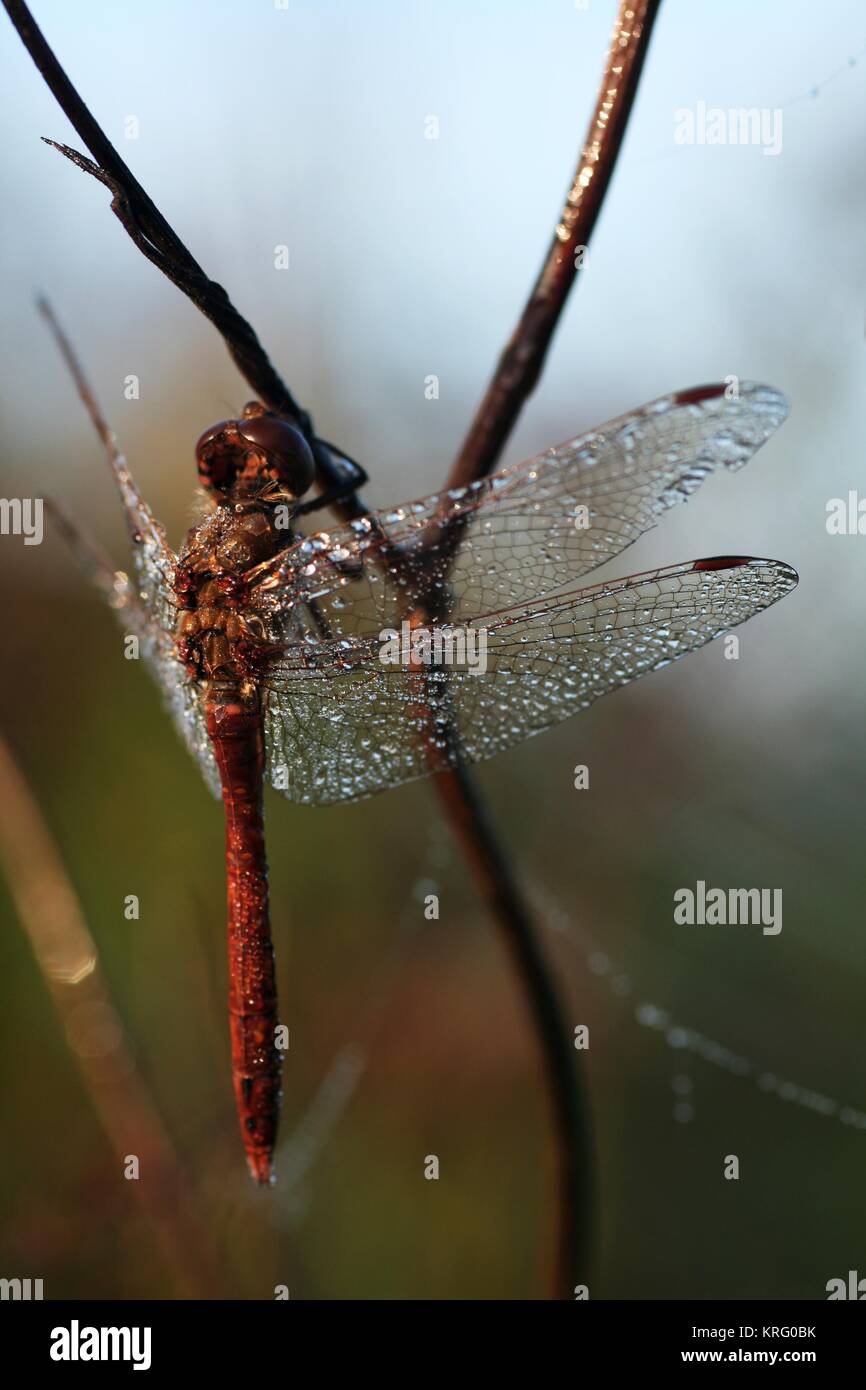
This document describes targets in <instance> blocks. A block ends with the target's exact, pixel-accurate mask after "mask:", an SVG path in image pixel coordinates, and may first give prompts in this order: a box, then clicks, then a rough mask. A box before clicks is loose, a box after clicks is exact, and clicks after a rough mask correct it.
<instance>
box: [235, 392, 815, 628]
mask: <svg viewBox="0 0 866 1390" xmlns="http://www.w3.org/2000/svg"><path fill="white" fill-rule="evenodd" d="M725 390H726V388H725V387H724V386H722V385H715V386H706V387H695V388H692V389H691V390H689V391H681V392H679V393H677V394H675V395H671V396H665V397H663V398H662V399H661V400H657V401H653V402H652V403H651V404H649V405H646V406H643V407H642V408H641V409H639V410H635V411H632V412H631V413H629V414H628V415H624V416H621V417H620V418H619V419H616V420H612V421H611V422H610V423H609V424H607V425H603V426H601V427H600V428H599V429H596V430H593V431H592V432H591V433H589V434H585V435H582V436H580V437H579V438H577V439H572V440H570V441H569V442H568V443H566V444H561V445H559V446H558V447H557V448H554V449H550V450H548V451H547V452H546V453H544V454H540V455H539V456H538V457H537V458H533V459H530V460H528V461H527V462H525V463H521V464H519V465H517V466H516V467H514V468H508V469H504V470H503V471H502V472H500V473H496V474H493V475H491V476H490V477H489V478H485V479H483V480H482V481H480V482H478V483H473V484H472V485H470V486H469V487H466V488H461V489H457V490H455V491H452V492H446V493H441V494H436V495H434V496H432V497H427V498H425V499H423V500H421V501H418V502H413V503H409V504H407V505H406V506H402V507H398V508H395V509H392V510H390V511H382V512H377V513H374V514H373V515H371V516H369V517H365V518H363V519H361V520H360V521H356V522H352V523H349V524H348V525H345V526H339V527H336V528H334V529H333V530H331V531H323V532H319V533H317V534H316V535H312V536H308V537H306V538H305V539H303V540H300V541H298V542H296V544H295V545H293V546H292V547H290V548H289V549H288V550H287V551H286V553H285V555H284V556H283V557H281V559H280V561H278V562H277V563H276V564H275V565H273V566H271V567H269V568H267V569H266V572H264V573H263V574H262V576H261V579H260V581H259V584H258V586H257V587H256V588H255V589H254V598H253V601H254V602H255V603H256V604H260V605H261V606H262V608H263V609H264V610H265V611H270V612H271V613H278V612H279V611H280V610H281V609H283V610H289V609H291V608H293V607H294V606H296V605H297V604H298V603H302V602H306V601H308V600H309V599H311V598H313V599H315V600H316V601H317V603H318V606H319V610H320V612H321V613H322V614H323V616H324V617H325V618H326V619H327V622H328V624H329V630H330V632H331V634H332V635H333V636H335V637H339V636H348V637H351V636H354V635H357V634H358V633H363V632H370V633H372V632H377V631H379V630H380V629H381V628H382V627H383V626H392V625H394V623H395V622H399V620H400V618H401V617H402V616H403V615H404V614H405V613H406V612H407V610H409V609H411V608H413V607H415V606H416V605H417V604H420V603H421V602H422V600H423V601H426V605H427V607H428V610H429V606H430V598H431V594H432V595H433V597H434V599H435V600H436V602H437V606H438V616H439V617H440V618H441V617H444V616H447V617H448V619H449V620H450V621H453V622H468V621H471V620H473V619H474V618H476V617H478V616H479V615H481V614H484V613H490V612H491V611H493V610H494V609H496V608H499V607H502V606H505V605H506V604H514V603H518V602H525V601H527V600H529V599H535V598H538V597H540V596H542V595H545V594H547V593H549V592H551V591H552V590H554V589H556V588H557V587H559V586H561V585H563V584H566V583H569V582H572V581H574V580H575V579H578V578H580V577H581V576H583V575H585V574H587V573H589V572H590V571H591V570H593V569H595V568H597V567H598V566H599V565H601V564H604V563H605V562H606V561H608V560H610V559H612V558H613V557H614V556H615V555H618V554H619V553H620V552H621V551H622V550H624V549H625V548H626V547H627V546H629V545H631V543H632V542H633V541H635V540H637V538H638V537H639V536H640V535H642V534H643V533H644V532H645V531H647V530H648V529H649V528H650V527H652V526H654V525H655V524H656V522H657V521H658V519H659V518H660V516H661V515H662V514H663V513H664V512H665V511H666V510H667V509H668V508H669V507H672V506H675V505H676V504H677V503H679V502H683V501H685V500H686V498H688V497H689V496H690V495H691V494H692V493H693V492H694V491H695V490H696V489H697V488H698V487H699V486H700V484H701V483H702V482H703V480H704V478H706V477H707V475H708V474H709V473H711V472H712V471H713V470H714V469H716V468H718V467H720V466H724V467H727V468H731V469H736V468H739V467H741V466H742V465H743V464H744V463H745V462H746V461H747V460H748V459H749V458H750V457H751V456H752V454H753V453H754V452H755V451H756V450H757V449H759V448H760V446H761V445H762V444H763V443H764V442H765V441H766V440H767V439H768V438H769V437H770V435H771V434H772V433H773V431H774V430H775V429H777V428H778V426H779V425H780V424H781V422H782V421H783V420H784V418H785V416H786V414H787V409H788V407H787V401H786V400H785V397H784V396H783V395H782V394H781V393H780V392H778V391H775V390H773V389H772V388H771V387H768V386H759V385H755V384H753V383H750V382H744V383H741V385H740V388H739V394H738V396H737V398H736V399H728V397H727V395H726V394H725Z"/></svg>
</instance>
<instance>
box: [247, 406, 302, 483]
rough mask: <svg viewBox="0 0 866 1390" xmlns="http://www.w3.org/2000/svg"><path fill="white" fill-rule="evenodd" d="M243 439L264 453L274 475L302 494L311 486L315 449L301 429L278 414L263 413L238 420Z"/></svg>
mask: <svg viewBox="0 0 866 1390" xmlns="http://www.w3.org/2000/svg"><path fill="white" fill-rule="evenodd" d="M238 432H239V434H240V436H241V438H242V439H243V440H244V441H245V442H246V443H247V444H248V445H250V446H251V447H252V448H254V449H258V450H259V451H260V452H261V453H263V454H265V456H266V457H267V460H268V464H269V466H270V467H271V468H272V469H273V470H274V472H275V477H276V478H277V479H278V480H279V482H281V483H283V484H284V486H285V487H286V488H287V489H288V490H289V492H291V493H292V495H293V496H294V497H300V496H301V495H302V494H303V493H305V492H306V491H307V489H308V488H309V487H310V486H311V485H312V482H313V478H314V477H315V472H316V465H315V462H314V460H313V454H312V450H311V449H310V446H309V444H308V443H307V441H306V439H305V438H304V436H303V435H302V434H301V431H300V430H299V429H296V428H295V426H294V425H290V424H289V422H288V420H281V419H280V418H279V416H277V415H260V416H254V417H253V418H252V419H244V420H239V421H238Z"/></svg>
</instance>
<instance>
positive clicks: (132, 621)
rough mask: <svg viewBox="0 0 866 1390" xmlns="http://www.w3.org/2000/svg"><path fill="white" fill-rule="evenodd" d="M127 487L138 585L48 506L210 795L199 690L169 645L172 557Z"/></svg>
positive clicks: (212, 765) (216, 784)
mask: <svg viewBox="0 0 866 1390" xmlns="http://www.w3.org/2000/svg"><path fill="white" fill-rule="evenodd" d="M127 478H128V483H129V487H128V488H126V487H124V486H123V485H121V480H120V479H118V484H119V486H120V492H121V501H122V504H123V508H124V511H125V513H126V517H127V522H128V524H129V530H130V536H131V539H132V544H133V548H134V553H135V564H136V571H137V577H138V584H137V585H135V584H133V582H132V581H131V580H130V579H129V578H128V576H127V575H125V574H124V573H123V572H122V571H120V570H118V571H115V570H113V569H112V568H111V566H110V565H109V563H108V561H107V560H105V559H104V558H103V556H102V555H101V554H100V553H99V551H98V550H97V549H96V548H95V547H94V546H93V545H92V544H91V542H90V541H88V540H87V539H86V538H85V537H84V536H83V535H82V534H81V532H80V531H79V530H78V529H77V527H75V526H74V525H73V524H72V522H71V521H69V519H68V518H67V517H66V516H64V514H63V513H62V512H60V511H59V509H58V508H57V507H56V506H53V505H51V506H50V509H49V510H50V514H51V515H52V517H53V519H54V522H55V525H56V526H57V528H58V530H59V531H60V534H61V535H62V536H63V538H64V540H65V541H66V544H67V545H68V546H69V548H70V550H71V551H72V554H73V555H74V557H75V559H76V561H77V563H78V565H79V568H80V569H81V571H82V573H83V574H84V576H85V578H86V579H87V580H88V581H89V582H90V583H91V584H92V585H94V587H95V588H96V589H97V590H98V592H99V593H100V594H101V595H102V597H103V599H104V600H105V602H106V603H107V604H108V606H109V608H111V609H112V611H113V612H114V614H115V616H116V617H117V619H118V622H119V623H120V626H121V628H122V629H123V631H124V632H125V633H129V634H130V635H132V636H135V637H137V638H138V641H139V650H140V653H141V657H142V659H143V660H144V663H145V665H146V666H147V668H148V670H149V671H150V674H151V676H152V677H153V679H154V680H155V681H156V684H157V686H158V687H159V690H160V692H161V693H162V697H163V701H164V703H165V705H166V707H167V708H168V711H169V714H170V715H171V717H172V720H173V722H174V725H175V728H176V729H177V732H178V733H179V734H180V737H181V739H182V740H183V742H184V743H185V744H186V746H187V748H188V749H189V751H190V753H191V754H192V756H193V757H194V758H195V760H196V762H197V763H198V766H199V769H200V770H201V773H202V775H203V777H204V779H205V781H206V782H207V784H208V786H209V787H210V789H211V791H212V792H213V793H214V795H215V796H219V795H220V781H219V773H218V771H217V766H216V762H215V761H214V756H213V750H212V748H211V745H210V740H209V738H208V736H207V722H206V717H205V712H204V706H203V702H202V690H201V687H200V686H198V685H197V684H196V683H195V682H194V681H191V680H190V679H189V676H188V675H187V672H186V669H185V668H184V666H183V665H182V663H181V662H180V661H178V659H177V655H176V653H175V646H174V623H175V616H176V606H175V599H174V590H173V588H172V584H171V580H172V576H173V573H174V566H175V564H176V558H175V555H174V553H173V551H172V550H171V549H170V548H169V546H168V544H167V543H166V541H165V538H164V535H163V532H162V528H161V527H160V526H159V525H158V524H157V522H155V521H154V520H153V517H152V516H151V513H150V510H149V508H148V507H147V505H146V503H144V502H143V501H142V500H141V498H140V496H139V494H138V492H137V489H136V488H135V484H134V483H133V482H132V479H131V477H129V475H128V472H127Z"/></svg>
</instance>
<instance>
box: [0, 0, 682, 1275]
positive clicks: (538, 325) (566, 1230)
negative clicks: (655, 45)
mask: <svg viewBox="0 0 866 1390" xmlns="http://www.w3.org/2000/svg"><path fill="white" fill-rule="evenodd" d="M3 3H4V5H5V8H6V10H7V12H8V14H9V16H10V18H11V19H12V22H13V24H14V25H15V28H16V30H17V31H18V33H19V35H20V37H21V39H22V41H23V42H24V45H25V47H26V48H27V50H28V52H29V53H30V55H31V57H32V58H33V60H34V62H35V63H36V66H37V68H38V69H39V71H40V72H41V73H42V75H43V77H44V79H45V81H46V83H47V85H48V87H49V88H50V90H51V91H52V93H53V94H54V96H55V97H56V99H57V101H58V103H59V104H60V106H61V108H62V109H63V110H64V111H65V113H66V115H67V116H68V118H69V120H70V121H71V123H72V125H73V126H74V128H75V129H76V130H77V131H78V134H79V135H80V136H81V138H82V140H83V141H84V143H85V144H86V145H87V147H88V149H89V150H90V152H91V154H92V155H93V156H94V160H95V161H96V163H94V162H93V161H91V160H89V159H87V158H86V157H85V156H83V155H81V154H79V153H78V152H77V151H75V150H72V149H70V148H69V147H68V146H65V145H60V144H57V143H56V142H54V141H48V143H49V144H51V145H53V146H54V147H55V148H56V149H59V150H60V151H61V152H62V153H63V154H64V155H66V157H67V158H69V159H71V160H72V161H73V162H74V163H75V164H77V165H78V166H79V168H82V169H84V170H85V171H86V172H87V173H90V174H92V175H93V176H94V177H96V178H98V179H99V180H100V182H102V183H104V184H105V185H106V187H108V189H109V190H110V192H111V194H112V204H111V206H112V209H113V211H114V212H115V214H116V215H117V217H118V218H119V219H120V221H121V223H122V224H123V226H124V227H125V229H126V231H127V232H128V234H129V235H130V237H131V238H132V239H133V241H134V242H135V244H136V246H138V248H139V249H140V250H141V252H142V254H143V255H145V256H146V257H147V258H148V260H150V261H151V262H152V263H153V264H154V265H156V266H157V267H158V268H159V269H160V270H161V271H162V272H163V274H165V275H167V276H168V278H169V279H170V280H172V282H173V283H174V284H175V285H177V286H178V288H179V289H181V290H182V291H183V293H184V294H186V295H187V296H188V298H189V299H191V300H192V302H193V303H194V304H195V305H196V307H197V308H199V309H200V310H201V312H202V313H204V314H205V316H206V317H207V318H208V319H210V321H211V322H212V323H213V324H214V326H215V327H216V328H217V330H218V331H219V333H220V334H221V335H222V337H223V339H224V341H225V342H226V345H227V347H228V349H229V352H230V354H231V356H232V358H233V360H234V361H235V363H236V365H237V367H238V369H239V370H240V372H241V373H242V375H243V376H244V377H245V379H246V380H247V382H248V383H249V385H250V386H251V387H252V388H253V390H254V391H255V392H256V395H257V396H258V397H259V398H260V399H261V400H262V401H263V402H264V403H265V404H266V405H267V406H269V407H270V408H271V409H273V410H277V411H279V412H280V413H282V414H284V415H287V416H289V417H290V418H292V419H293V420H295V421H296V422H297V423H298V424H299V426H300V427H301V428H302V429H303V430H304V432H305V434H306V435H307V437H308V438H309V439H310V441H311V444H312V446H313V450H314V454H315V456H316V462H317V465H318V469H319V480H320V483H321V485H322V486H323V487H334V486H336V485H338V484H339V483H340V481H341V479H342V478H343V473H342V470H341V468H340V465H339V462H338V460H339V458H340V457H347V455H343V454H342V453H341V451H340V450H338V449H335V448H334V447H333V446H330V445H326V444H325V442H324V441H322V440H320V439H318V438H317V437H316V436H315V433H314V430H313V425H312V421H311V420H310V417H309V415H308V414H307V413H306V412H305V411H304V410H302V409H301V407H300V406H299V405H298V403H297V402H296V401H295V400H294V398H293V396H292V395H291V393H290V391H289V389H288V387H287V386H286V385H285V383H284V382H283V381H282V379H281V378H280V376H279V374H278V373H277V371H276V369H275V368H274V366H273V364H272V363H271V362H270V359H269V358H268V356H267V353H266V352H265V350H264V348H263V347H262V345H261V343H260V342H259V339H258V337H257V336H256V334H255V332H254V330H253V328H252V326H251V325H250V324H249V323H248V322H247V320H246V319H244V318H243V317H242V316H241V315H240V314H239V313H238V312H237V310H236V309H235V308H234V306H233V305H232V303H231V301H230V299H229V297H228V295H227V294H226V292H225V290H224V289H223V288H222V286H220V285H218V284H216V283H215V282H214V281H213V280H210V279H209V278H208V276H207V275H206V274H205V272H204V271H203V270H202V268H201V266H199V264H198V262H197V261H196V260H195V259H194V258H193V256H192V255H191V254H190V253H189V251H188V250H187V249H186V247H185V246H184V244H183V242H182V241H181V240H180V238H179V237H178V236H177V234H176V233H175V232H174V230H173V229H172V227H171V226H170V225H169V223H168V222H166V220H165V218H164V217H163V216H162V214H161V213H160V212H159V210H158V208H156V206H155V205H154V204H153V203H152V202H151V200H150V198H149V197H148V195H147V193H146V192H145V191H144V189H143V188H142V187H141V185H140V184H139V183H138V182H137V180H136V179H135V178H134V176H133V175H132V173H131V172H130V170H129V169H128V168H127V166H126V164H125V163H124V161H123V160H122V159H121V158H120V156H119V154H118V153H117V151H116V150H115V149H114V147H113V146H112V145H111V143H110V141H109V140H108V139H107V138H106V136H105V134H104V133H103V131H102V130H101V129H100V127H99V125H98V124H97V123H96V121H95V120H94V119H93V117H92V116H91V114H90V112H89V111H88V109H87V107H86V106H85V105H84V103H83V102H82V100H81V98H80V97H79V96H78V93H77V92H76V90H75V88H74V87H73V85H72V83H71V82H70V81H69V78H68V77H67V76H66V74H65V72H64V71H63V69H62V68H61V66H60V64H59V63H58V62H57V59H56V58H55V56H54V54H53V52H52V51H51V49H50V47H49V46H48V44H47V42H46V40H45V38H44V36H43V35H42V33H41V31H40V30H39V28H38V26H37V25H36V23H35V21H34V20H33V17H32V15H31V14H30V11H29V9H28V8H27V6H26V5H25V4H24V3H23V0H3ZM659 3H660V0H632V3H630V4H628V3H623V4H622V5H621V7H620V10H619V14H618V18H617V23H616V26H615V28H614V34H613V40H612V43H611V52H610V55H609V58H608V64H607V67H606V70H605V76H604V80H603V83H602V90H601V94H600V97H599V101H598V105H597V107H596V112H595V115H594V118H593V122H592V126H591V129H590V135H589V139H588V141H587V144H586V146H585V147H584V151H583V154H582V157H581V162H580V164H579V166H578V171H577V175H576V177H575V180H574V182H573V184H572V188H571V191H570V193H569V196H568V199H567V201H566V206H565V210H564V212H563V214H562V217H561V219H560V222H559V224H558V226H557V230H556V235H555V238H554V242H553V246H552V248H551V252H550V254H549V255H548V258H547V261H546V262H545V265H544V267H543V269H542V272H541V275H540V276H539V278H538V281H537V282H536V285H535V288H534V290H533V292H532V295H531V296H530V300H529V303H528V304H527V307H526V309H525V311H524V314H523V316H522V318H521V320H520V323H519V324H518V327H517V329H516V330H515V332H514V334H513V336H512V338H511V341H510V343H509V345H508V347H507V348H506V351H505V353H504V354H503V358H502V360H501V362H500V364H499V368H498V369H497V372H496V374H495V376H494V379H493V381H492V383H491V385H490V387H489V389H488V392H487V395H486V396H485V398H484V401H483V402H482V404H481V406H480V408H479V411H478V413H477V415H476V418H475V420H474V422H473V425H472V428H471V429H470V432H469V435H468V437H467V440H466V443H465V445H464V447H463V450H462V451H461V454H460V456H459V458H458V460H457V461H456V463H455V465H454V468H453V470H452V473H451V476H450V479H449V481H450V483H451V485H454V486H457V485H460V484H462V483H465V482H469V481H472V480H473V479H475V478H479V477H482V476H483V475H484V474H486V473H487V472H489V471H490V470H491V468H493V466H494V465H495V462H496V460H497V459H498V457H499V455H500V453H501V450H502V448H503V447H504V445H505V442H506V440H507V438H508V435H509V433H510V431H511V429H512V427H513V425H514V422H515V420H516V419H517V416H518V414H519V411H520V409H521V407H522V404H523V402H524V400H525V399H526V397H527V396H528V394H529V393H530V391H531V390H532V388H533V386H534V385H535V383H536V381H537V379H538V376H539V373H540V371H541V367H542V364H543V361H544V356H545V353H546V350H547V346H548V344H549V342H550V339H551V336H552V334H553V331H554V328H555V325H556V322H557V320H558V317H559V314H560V312H561V310H562V307H563V304H564V302H565V298H566V296H567V293H568V290H569V288H570V286H571V283H572V282H573V280H574V276H575V271H576V261H575V252H576V249H577V248H578V247H579V246H581V245H585V244H586V243H587V242H588V239H589V234H590V231H591V229H592V227H593V225H594V223H595V219H596V217H597V215H598V211H599V208H600V206H601V202H602V199H603V197H604V193H605V191H606V189H607V186H608V184H609V181H610V177H611V174H612V171H613V168H614V165H615V163H616V157H617V154H618V151H619V147H620V143H621V140H622V136H623V133H624V130H625V126H626V123H627V120H628V115H629V112H630V110H631V105H632V102H633V99H634V93H635V90H636V87H637V81H638V78H639V76H640V71H641V67H642V65H643V60H644V57H645V54H646V49H647V45H648V42H649V36H650V31H651V28H652V22H653V20H654V18H655V15H656V12H657V10H658V6H659ZM335 456H336V457H335ZM339 511H340V512H341V514H342V515H343V516H344V518H351V517H356V516H362V515H365V514H366V512H367V509H366V507H365V506H364V504H363V502H362V501H361V499H360V498H359V497H358V496H357V494H352V495H351V496H349V497H348V498H346V499H344V500H342V501H341V502H340V504H339ZM436 781H437V786H438V789H439V792H440V795H441V797H442V800H443V803H444V805H445V808H446V811H447V813H448V816H449V819H450V820H451V823H452V828H453V830H454V832H455V835H456V837H457V840H458V843H459V844H460V846H461V849H462V850H463V853H464V855H465V856H466V858H467V860H468V862H469V864H470V866H471V868H472V869H473V871H474V873H475V875H476V878H477V880H478V882H479V885H480V887H481V891H482V893H483V896H484V897H485V900H486V901H487V903H488V905H489V907H490V909H491V912H492V913H493V914H494V916H495V917H496V919H497V921H498V922H499V924H500V926H501V927H502V929H503V931H504V933H505V937H506V940H507V942H508V944H509V947H510V948H511V950H512V952H513V955H514V958H515V962H516V965H517V968H518V970H519V972H520V977H521V980H522V983H523V985H524V987H525V989H526V993H527V998H528V1000H529V1004H530V1007H531V1010H532V1015H533V1019H534V1021H535V1026H536V1030H537V1032H538V1035H539V1039H540V1042H541V1045H542V1053H543V1057H544V1062H545V1068H546V1073H547V1076H548V1080H549V1086H550V1090H551V1095H552V1098H553V1103H554V1109H555V1113H556V1122H557V1136H558V1153H559V1166H560V1192H561V1208H560V1226H559V1239H558V1258H557V1262H556V1270H555V1281H554V1295H555V1296H556V1297H560V1298H565V1297H569V1296H570V1286H571V1284H572V1283H573V1281H574V1279H575V1278H579V1277H580V1276H581V1274H582V1273H583V1271H584V1268H585V1258H586V1245H587V1234H588V1211H589V1194H590V1187H591V1183H590V1180H589V1174H590V1172H591V1166H590V1164H591V1156H590V1153H589V1141H588V1133H587V1126H586V1124H585V1121H584V1120H583V1118H582V1115H583V1111H582V1107H581V1103H580V1098H579V1094H578V1092H577V1089H576V1085H577V1083H576V1076H575V1070H574V1065H573V1055H572V1052H571V1050H570V1040H569V1032H568V1029H567V1028H566V1025H565V1022H564V1018H563V1015H562V1011H561V1008H560V1005H559V1003H558V1000H557V996H556V991H555V989H554V987H553V984H552V980H551V977H550V974H549V972H548V968H547V966H546V964H545V962H544V958H543V954H542V952H541V950H540V948H539V947H538V945H537V943H536V941H535V936H534V933H533V929H532V925H531V918H530V915H529V912H528V910H527V908H526V907H525V906H524V904H523V902H522V899H521V896H520V893H519V890H518V888H517V885H516V883H515V882H514V881H513V879H512V877H511V875H510V872H509V870H508V866H507V861H506V859H505V857H504V855H503V854H502V853H501V851H500V850H499V848H498V846H497V844H496V841H495V839H494V837H493V833H492V830H491V828H490V826H489V825H488V823H487V821H486V818H485V817H484V815H483V812H482V808H481V804H480V802H479V799H478V796H477V792H476V791H475V788H474V785H473V783H472V781H471V779H470V777H469V774H468V772H467V771H466V770H465V769H463V768H459V769H456V770H451V771H447V772H443V773H442V774H441V775H440V776H439V777H437V779H436Z"/></svg>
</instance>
